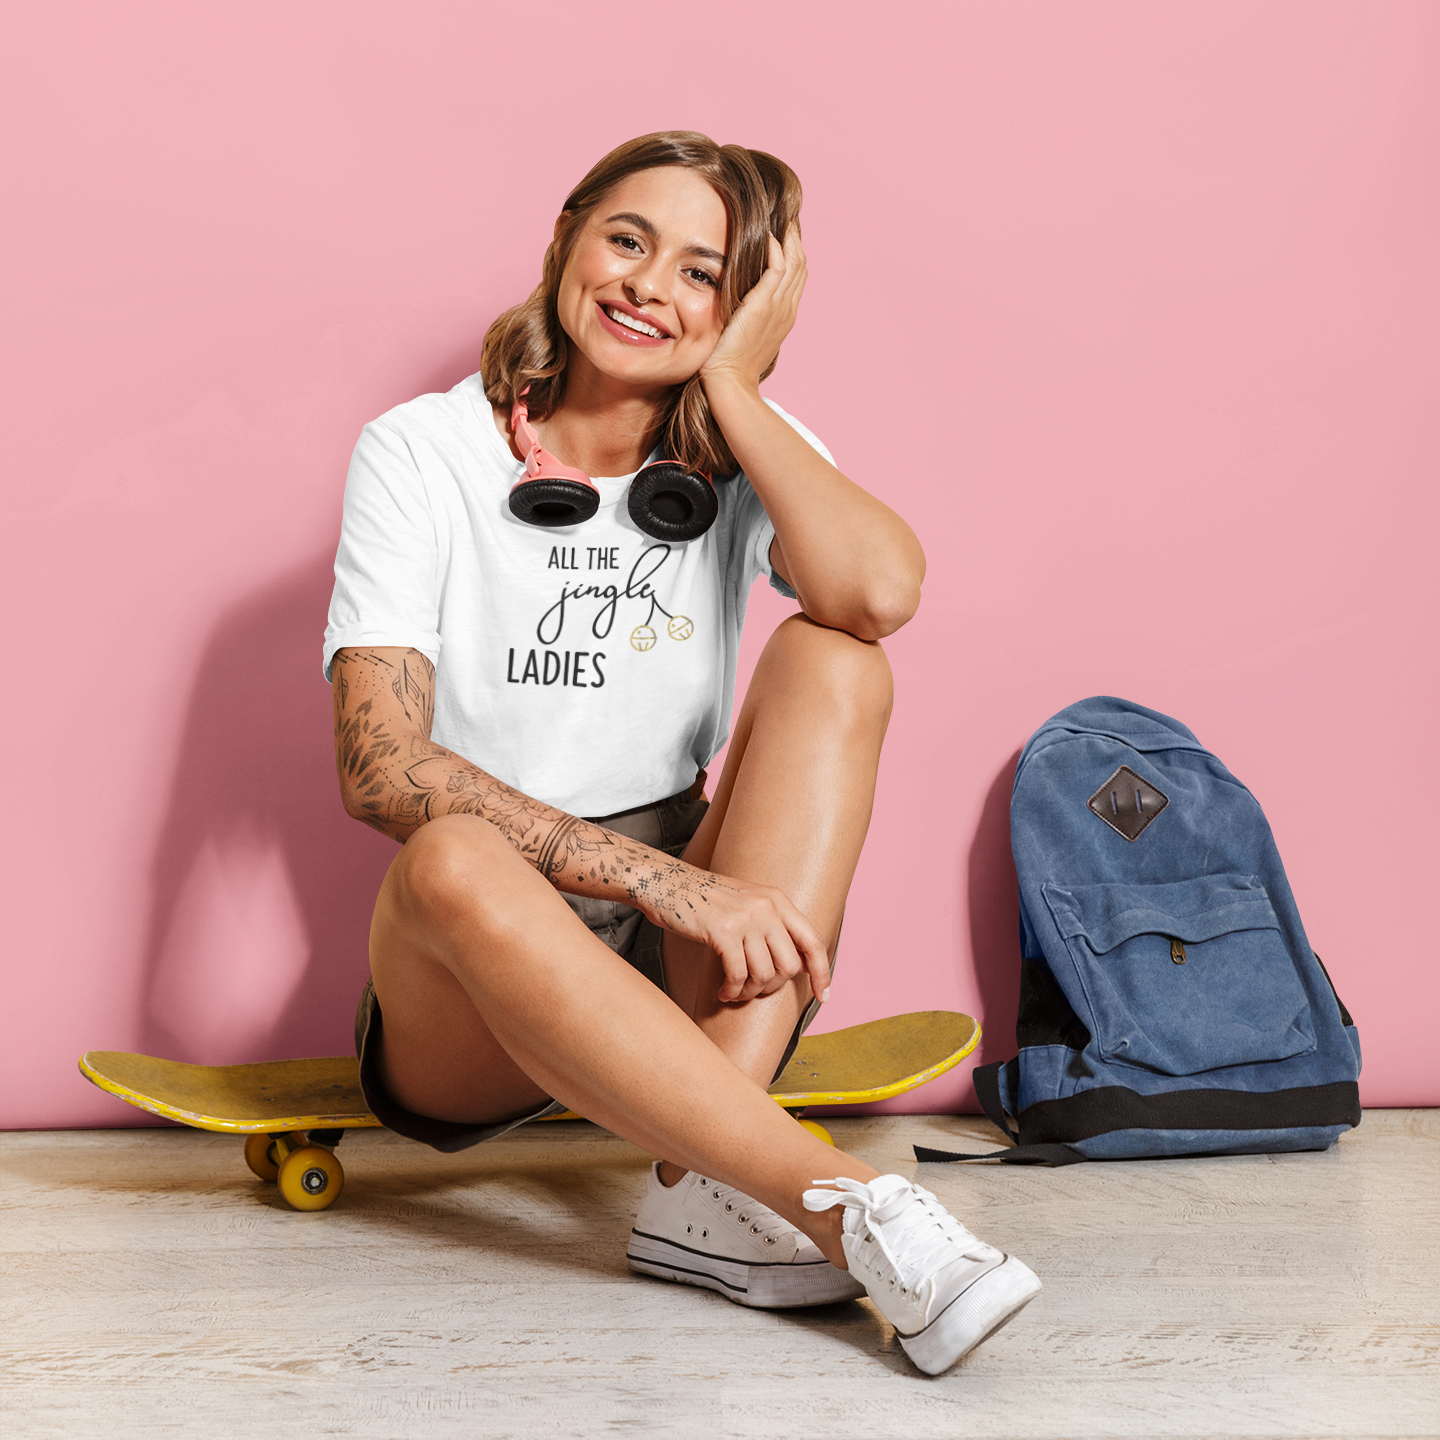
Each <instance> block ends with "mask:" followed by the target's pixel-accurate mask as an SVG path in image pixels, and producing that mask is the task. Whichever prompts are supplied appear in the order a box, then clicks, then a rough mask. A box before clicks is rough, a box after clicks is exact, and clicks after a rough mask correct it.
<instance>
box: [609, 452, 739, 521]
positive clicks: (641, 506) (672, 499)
mask: <svg viewBox="0 0 1440 1440" xmlns="http://www.w3.org/2000/svg"><path fill="white" fill-rule="evenodd" d="M629 509H630V518H631V519H632V520H633V521H634V522H635V523H636V524H637V525H638V526H639V527H640V528H641V529H642V530H643V531H644V532H645V533H646V534H647V535H653V536H654V537H655V538H656V539H657V540H694V539H695V538H696V536H698V535H703V534H704V533H705V532H706V531H707V530H708V529H709V528H710V527H711V526H712V525H713V524H714V523H715V517H716V515H718V514H719V513H720V502H719V501H718V500H717V499H716V498H715V487H714V486H713V485H712V484H711V483H710V482H709V481H708V480H707V479H706V478H705V477H704V476H703V475H693V474H691V473H690V472H689V471H688V470H686V469H685V468H684V466H681V465H676V464H674V463H673V462H671V461H669V460H662V461H659V462H658V463H656V464H654V465H647V466H646V467H645V468H644V469H643V470H642V471H641V472H640V473H639V474H638V475H637V476H636V477H635V478H634V480H632V481H631V482H630V499H629Z"/></svg>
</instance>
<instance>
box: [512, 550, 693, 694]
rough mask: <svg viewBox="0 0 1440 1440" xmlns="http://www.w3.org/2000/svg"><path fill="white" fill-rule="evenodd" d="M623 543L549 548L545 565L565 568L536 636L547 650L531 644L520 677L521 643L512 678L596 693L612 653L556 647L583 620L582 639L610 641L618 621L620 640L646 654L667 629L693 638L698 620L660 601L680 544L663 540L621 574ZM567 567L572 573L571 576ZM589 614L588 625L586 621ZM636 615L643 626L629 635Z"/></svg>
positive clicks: (680, 638) (680, 637)
mask: <svg viewBox="0 0 1440 1440" xmlns="http://www.w3.org/2000/svg"><path fill="white" fill-rule="evenodd" d="M622 548H623V547H622V546H619V545H583V546H582V545H569V546H566V545H552V546H551V547H550V558H549V560H548V561H547V562H546V568H547V570H558V571H560V572H561V574H560V594H559V597H558V598H557V599H556V601H555V603H554V604H553V605H550V606H549V607H547V609H546V610H545V611H544V613H543V614H541V616H540V619H539V621H538V622H537V623H536V625H535V640H536V642H537V643H538V646H539V647H540V648H539V649H538V650H537V649H536V648H535V646H532V647H531V648H530V650H529V652H528V653H527V654H526V655H525V658H524V660H523V662H521V665H520V673H519V674H518V675H517V674H516V673H515V670H516V663H517V662H516V647H515V646H513V645H512V646H511V647H510V652H509V659H508V662H507V664H506V667H505V679H506V680H507V682H508V683H510V684H511V685H526V684H529V683H531V682H532V681H533V683H535V684H536V685H554V684H556V683H557V682H558V683H560V684H562V685H575V686H584V685H588V686H589V687H590V688H591V689H592V690H598V689H599V688H600V686H602V685H603V684H604V683H605V672H604V670H603V669H602V667H601V663H600V662H601V661H603V660H604V659H605V658H606V656H605V652H604V651H601V650H593V651H591V650H578V649H577V650H575V651H573V652H572V651H571V650H568V649H566V650H564V651H561V652H558V653H557V652H556V650H554V649H553V648H551V647H553V646H556V645H559V644H560V643H561V642H562V641H563V640H564V638H565V633H566V632H565V627H566V624H567V622H575V621H577V620H578V621H580V622H581V624H580V625H579V626H577V625H575V624H573V623H571V633H572V635H573V634H574V633H575V631H576V630H577V629H578V630H579V632H580V634H581V636H582V638H584V637H585V636H586V635H587V633H588V637H589V638H591V639H593V640H594V641H595V642H597V643H600V642H607V643H608V642H609V640H610V638H611V636H612V635H613V634H615V631H616V625H617V623H618V624H619V627H620V632H621V634H620V639H621V640H622V641H623V640H628V641H629V644H630V648H631V649H632V650H638V651H639V652H640V653H641V654H648V653H649V652H650V651H651V650H653V649H654V648H655V646H656V643H657V642H658V641H659V640H660V637H661V635H662V634H663V635H664V636H666V637H667V638H668V639H670V640H673V641H676V642H678V643H681V644H683V643H684V642H685V641H686V640H690V639H693V638H694V635H695V622H694V621H693V620H692V619H691V618H690V617H689V616H688V615H682V614H680V613H679V612H678V611H672V610H667V609H666V608H665V606H664V604H663V603H662V602H661V594H662V593H663V592H664V584H665V578H666V577H665V576H664V575H663V574H662V572H663V571H664V569H665V562H666V561H667V560H669V559H670V557H671V555H672V554H673V553H674V550H675V548H676V547H675V546H674V545H671V544H667V543H665V542H664V541H654V542H652V543H651V544H649V545H647V546H646V547H645V548H644V549H643V550H642V551H641V552H640V554H639V556H638V557H637V558H636V559H635V561H634V563H633V564H631V566H630V568H629V570H628V572H627V573H626V574H625V575H624V577H623V578H621V576H620V570H621V568H622V564H623V562H622V561H621V558H620V552H621V549H622ZM582 566H583V568H584V570H585V572H586V578H584V579H580V578H578V576H576V573H575V572H577V571H579V570H580V569H581V567H582ZM566 572H569V574H570V577H571V578H568V579H567V578H566ZM672 603H673V602H672ZM577 612H578V613H577ZM587 614H588V615H589V617H590V618H589V623H588V625H586V624H585V623H584V621H585V618H586V616H587ZM636 619H638V621H639V623H638V624H636V625H635V626H634V627H633V628H632V629H630V630H629V631H628V633H626V627H627V626H628V625H629V624H630V622H631V621H632V620H636ZM657 625H658V626H659V627H660V628H659V630H657V629H656V626H657ZM572 656H573V658H572Z"/></svg>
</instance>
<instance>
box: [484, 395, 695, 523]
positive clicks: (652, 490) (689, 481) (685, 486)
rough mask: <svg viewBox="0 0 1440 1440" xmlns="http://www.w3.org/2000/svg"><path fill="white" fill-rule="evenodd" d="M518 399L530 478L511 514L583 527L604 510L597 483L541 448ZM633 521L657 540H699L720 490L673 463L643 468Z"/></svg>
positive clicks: (515, 496)
mask: <svg viewBox="0 0 1440 1440" xmlns="http://www.w3.org/2000/svg"><path fill="white" fill-rule="evenodd" d="M529 393H530V387H529V386H528V385H527V386H526V387H525V389H524V390H522V391H521V392H520V394H519V395H517V396H516V397H515V404H514V406H513V407H512V409H511V411H510V428H511V429H512V430H513V431H514V432H515V438H516V440H518V441H519V442H520V448H521V449H523V450H524V451H525V473H524V474H523V475H522V476H521V477H520V479H519V480H517V481H516V482H515V484H514V486H513V488H512V489H511V491H510V513H511V514H512V515H514V516H515V517H516V518H517V519H519V520H523V521H524V522H525V523H526V524H527V525H544V526H555V525H578V524H580V522H581V521H582V520H588V519H589V518H590V517H591V516H592V515H593V514H594V513H595V512H596V511H597V510H598V509H599V508H600V492H599V490H597V489H596V488H595V482H594V481H593V480H592V479H591V478H590V477H589V476H588V475H587V474H586V473H585V472H584V471H583V470H577V469H575V467H574V466H573V465H562V464H561V463H560V462H559V461H558V460H557V459H556V458H555V457H554V456H553V455H552V454H551V453H550V452H549V451H548V450H546V449H545V448H544V447H543V446H542V445H541V444H540V437H539V436H538V435H537V434H536V433H535V427H534V426H533V425H532V424H531V423H530V409H529V407H528V406H527V405H526V404H525V396H526V395H528V394H529ZM628 508H629V511H630V518H631V519H632V520H633V521H634V522H635V523H636V525H638V526H639V527H640V529H641V530H643V531H644V532H645V533H646V534H647V535H653V536H654V537H655V539H657V540H694V539H695V538H696V537H697V536H700V535H703V534H704V533H705V532H706V531H707V530H708V529H709V528H710V527H711V526H712V525H713V524H714V523H715V517H716V515H717V514H719V512H720V502H719V500H718V499H717V498H716V495H715V485H714V483H713V482H712V481H711V479H710V477H709V476H708V475H707V474H705V472H704V471H703V470H695V471H691V470H686V468H685V467H684V466H683V465H677V464H676V463H675V462H674V461H673V460H655V461H652V462H651V463H650V464H649V465H645V466H643V467H642V468H641V469H640V470H639V472H638V473H637V474H636V476H635V478H634V479H633V480H632V481H631V482H630V496H629V501H628Z"/></svg>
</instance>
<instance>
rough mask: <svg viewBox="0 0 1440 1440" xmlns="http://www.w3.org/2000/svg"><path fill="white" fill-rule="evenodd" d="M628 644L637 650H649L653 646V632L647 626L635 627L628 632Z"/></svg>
mask: <svg viewBox="0 0 1440 1440" xmlns="http://www.w3.org/2000/svg"><path fill="white" fill-rule="evenodd" d="M630 643H631V644H632V645H633V646H634V647H635V648H636V649H637V650H650V649H653V648H654V645H655V632H654V631H653V630H652V629H651V628H650V627H649V626H648V625H637V626H636V627H635V628H634V629H633V630H632V631H631V632H630Z"/></svg>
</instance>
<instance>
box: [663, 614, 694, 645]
mask: <svg viewBox="0 0 1440 1440" xmlns="http://www.w3.org/2000/svg"><path fill="white" fill-rule="evenodd" d="M665 632H666V634H668V635H669V636H670V638H671V639H672V640H688V639H689V638H690V637H691V636H692V635H693V634H694V633H695V622H694V621H693V620H691V618H690V617H689V616H688V615H672V616H671V617H670V623H669V624H668V625H667V626H666V627H665Z"/></svg>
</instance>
